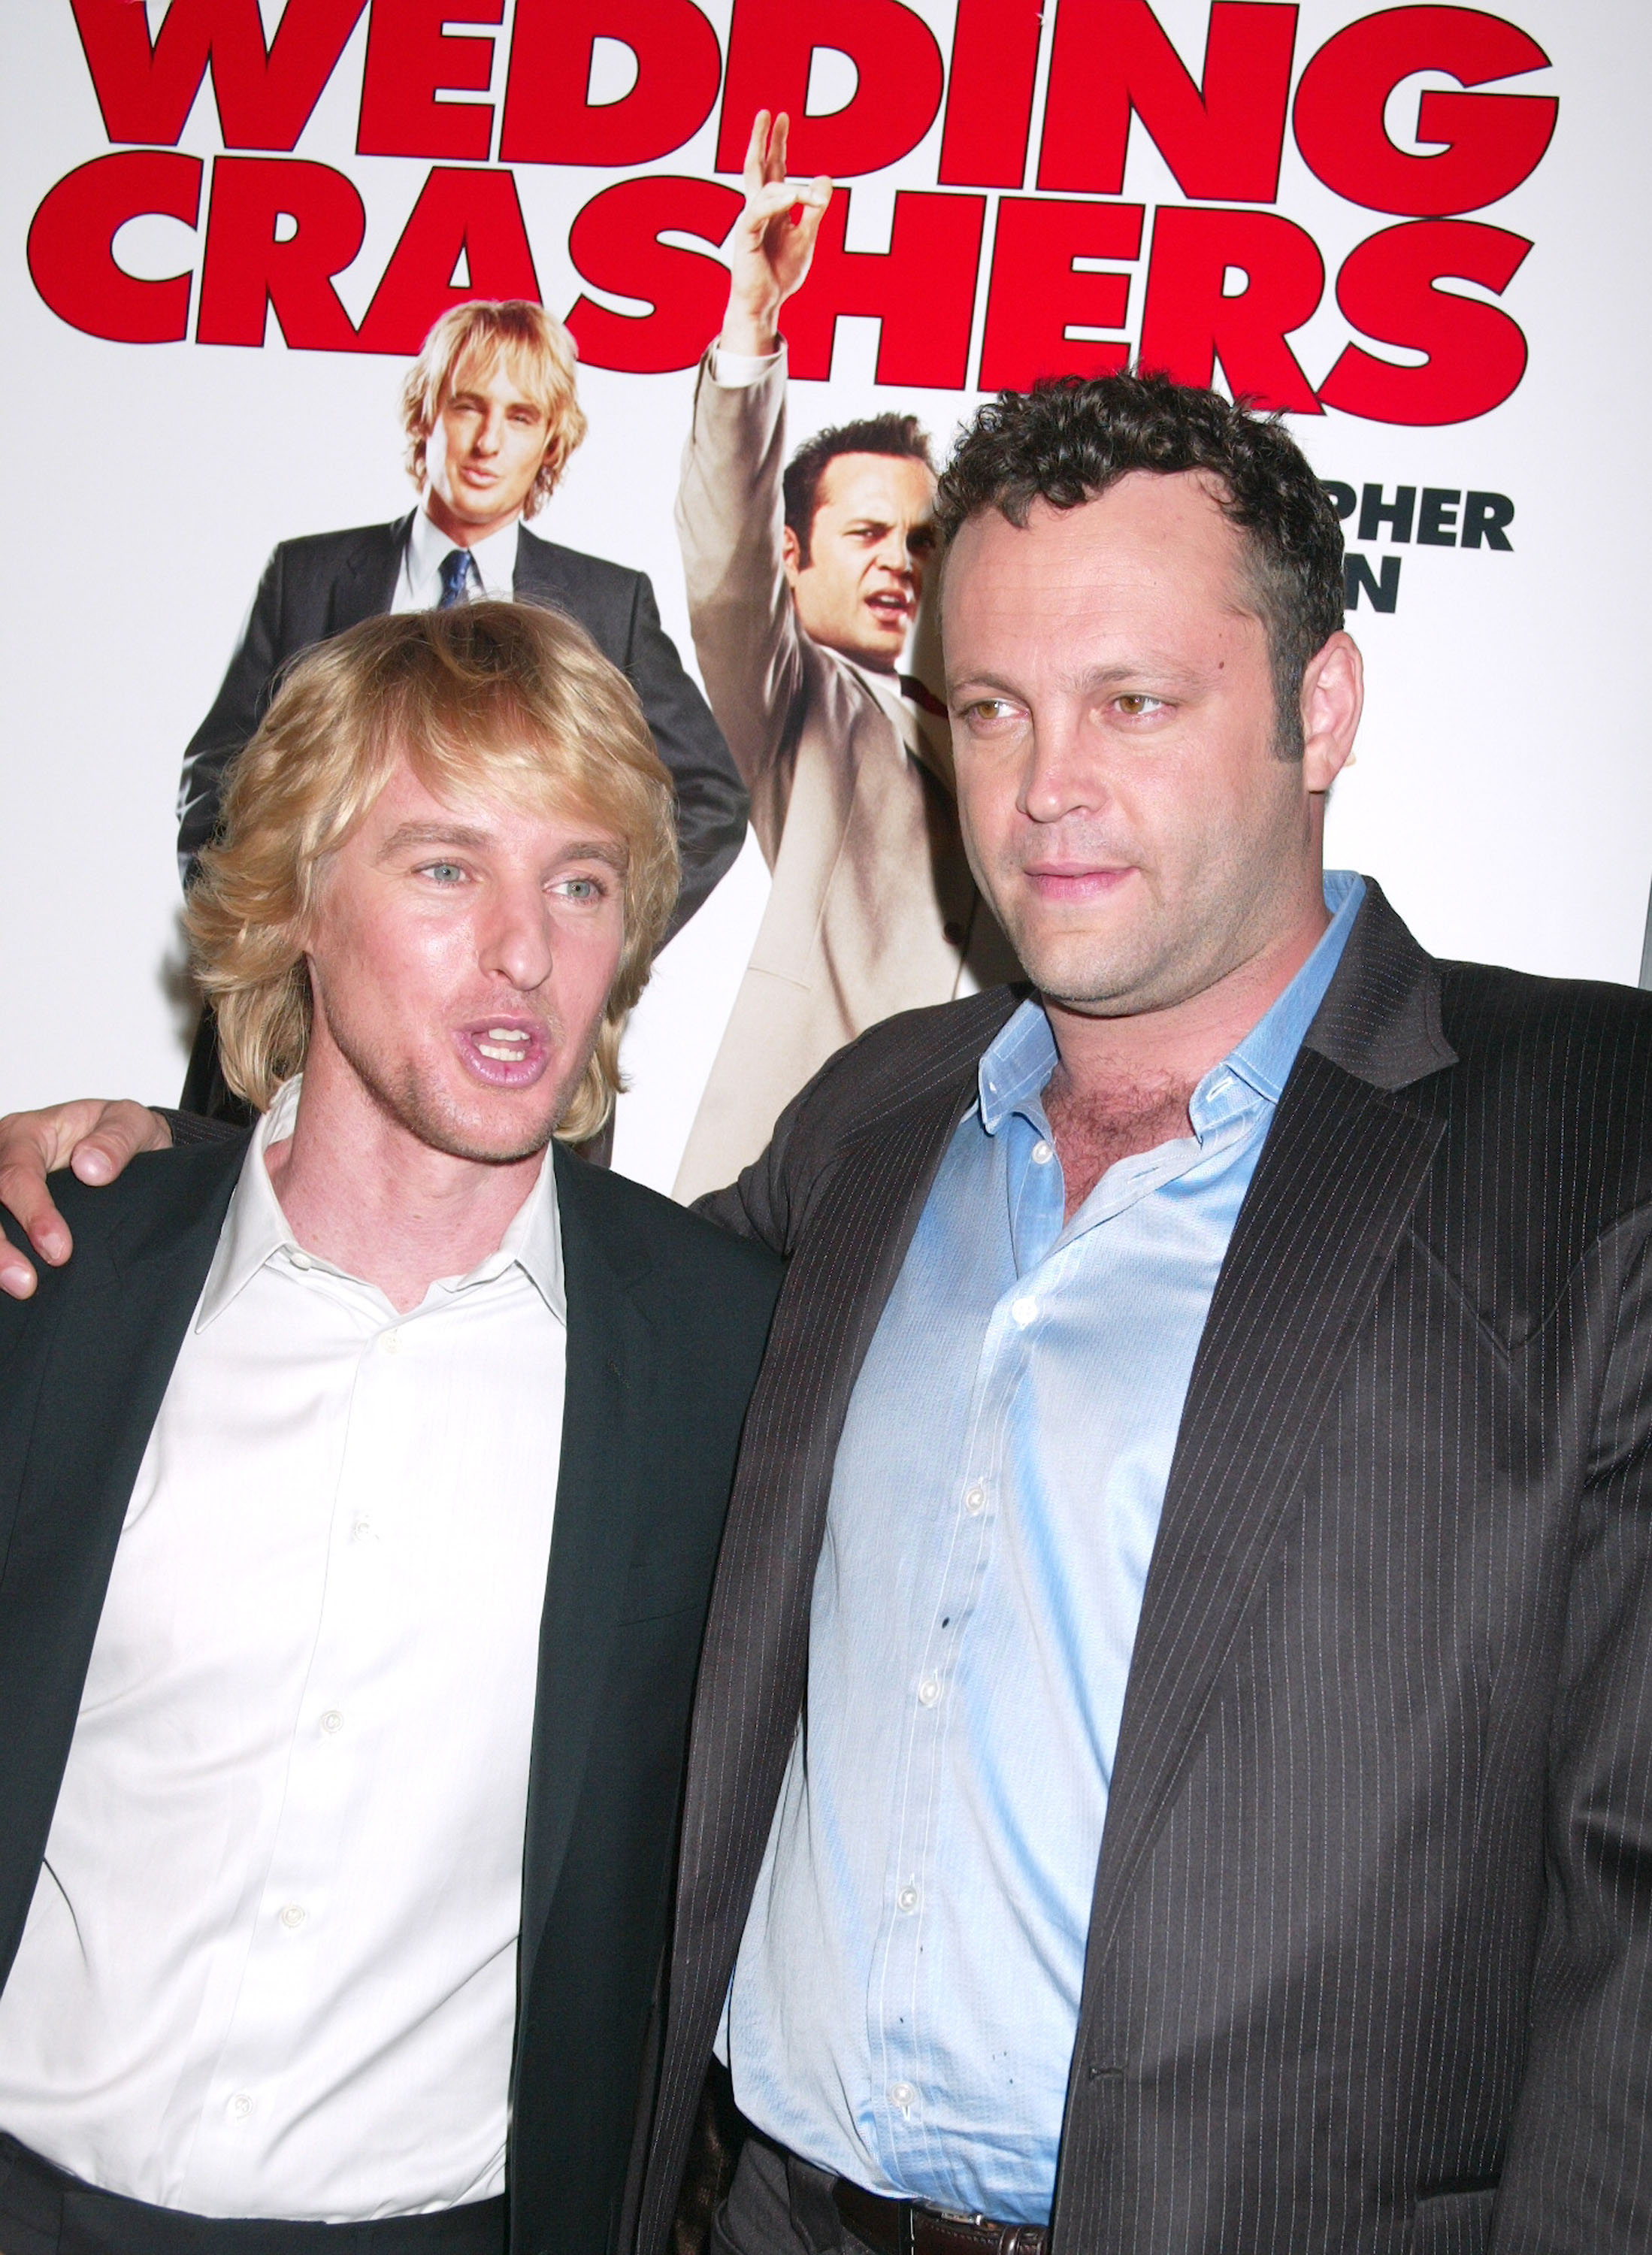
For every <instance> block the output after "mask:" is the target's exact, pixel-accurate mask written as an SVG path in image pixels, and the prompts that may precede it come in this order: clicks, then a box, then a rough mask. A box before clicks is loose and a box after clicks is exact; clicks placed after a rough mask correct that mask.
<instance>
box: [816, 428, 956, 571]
mask: <svg viewBox="0 0 1652 2255" xmlns="http://www.w3.org/2000/svg"><path fill="white" fill-rule="evenodd" d="M840 454H894V455H896V456H898V457H899V458H900V459H902V460H905V461H910V462H922V463H923V465H924V468H925V469H927V470H933V468H934V467H935V462H934V458H933V457H932V455H931V453H930V451H929V434H928V432H926V431H925V430H924V427H923V425H922V424H921V423H919V421H918V419H917V416H916V415H894V414H890V415H868V416H867V417H866V418H865V419H864V420H863V421H862V422H859V423H839V424H837V425H834V426H833V428H832V429H831V430H829V431H817V432H815V434H814V436H813V438H812V439H805V441H804V443H803V444H802V446H799V447H798V451H797V453H795V454H794V455H793V456H792V457H791V460H790V461H789V462H788V463H787V464H786V474H785V476H784V479H783V480H782V481H781V491H782V494H783V495H784V501H785V511H786V523H788V524H789V525H790V526H791V530H792V531H793V532H794V533H796V535H797V537H798V558H799V561H800V562H801V563H802V564H803V565H804V566H805V569H806V567H807V566H808V562H809V534H810V531H811V530H812V527H813V524H814V513H815V510H816V509H817V508H818V507H819V500H820V481H821V479H822V478H823V477H824V476H825V475H826V464H827V463H828V462H834V461H836V460H837V458H838V456H839V455H840Z"/></svg>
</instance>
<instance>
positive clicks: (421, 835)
mask: <svg viewBox="0 0 1652 2255" xmlns="http://www.w3.org/2000/svg"><path fill="white" fill-rule="evenodd" d="M496 842H497V841H496V839H495V837H494V834H493V832H491V831H489V830H477V829H474V828H472V827H470V826H469V825H467V824H465V823H456V822H404V823H403V824H402V825H400V827H399V828H398V829H396V830H392V831H391V832H390V836H389V837H388V838H387V839H385V840H384V843H383V846H382V847H380V848H379V859H380V860H381V861H390V859H392V858H393V857H394V856H395V855H396V854H403V853H405V852H406V851H407V849H408V847H420V846H450V847H453V846H456V847H463V848H465V849H466V850H467V851H468V852H470V853H473V854H480V853H485V852H486V851H487V849H488V848H489V847H490V846H492V845H494V844H496ZM559 859H560V860H562V861H606V862H607V863H608V867H609V868H611V869H623V868H624V867H625V865H626V861H627V859H628V855H627V853H626V849H625V846H624V843H623V841H622V840H619V839H612V838H574V839H570V840H569V841H568V843H567V845H566V846H565V847H563V849H562V852H561V854H560V856H559Z"/></svg>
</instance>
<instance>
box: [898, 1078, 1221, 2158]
mask: <svg viewBox="0 0 1652 2255" xmlns="http://www.w3.org/2000/svg"><path fill="white" fill-rule="evenodd" d="M1207 1082H1208V1085H1206V1082H1201V1084H1200V1085H1199V1089H1198V1090H1197V1091H1196V1092H1195V1094H1194V1098H1193V1099H1192V1103H1191V1105H1190V1107H1189V1111H1190V1118H1191V1120H1192V1126H1193V1133H1192V1135H1187V1136H1185V1137H1182V1138H1180V1139H1178V1140H1177V1141H1176V1142H1170V1143H1164V1144H1161V1145H1159V1146H1158V1147H1157V1148H1156V1149H1154V1150H1152V1151H1150V1152H1143V1153H1142V1154H1140V1155H1139V1156H1133V1157H1131V1158H1128V1159H1125V1160H1121V1161H1120V1162H1119V1163H1117V1164H1116V1165H1115V1166H1114V1167H1112V1168H1110V1169H1109V1170H1107V1173H1106V1174H1105V1175H1104V1176H1103V1177H1102V1178H1101V1180H1100V1182H1099V1183H1097V1184H1096V1185H1095V1187H1094V1188H1093V1191H1091V1193H1090V1195H1089V1197H1088V1198H1086V1201H1085V1203H1084V1205H1082V1206H1081V1207H1080V1208H1079V1212H1077V1213H1075V1214H1074V1215H1073V1217H1072V1220H1071V1222H1067V1221H1065V1204H1066V1190H1065V1178H1064V1176H1063V1171H1062V1167H1061V1162H1060V1159H1059V1158H1058V1156H1057V1154H1056V1150H1055V1143H1054V1138H1053V1135H1052V1134H1051V1127H1050V1123H1049V1120H1048V1119H1047V1118H1046V1116H1045V1114H1044V1107H1043V1105H1042V1102H1041V1101H1040V1100H1039V1098H1038V1095H1037V1092H1036V1091H1035V1092H1030V1093H1028V1094H1026V1095H1024V1096H1023V1097H1022V1098H1021V1099H1020V1100H1019V1101H1017V1102H1016V1106H1015V1108H1014V1110H1013V1111H1012V1112H1011V1113H1009V1116H1008V1117H1007V1118H1005V1119H1004V1120H1002V1123H1001V1125H1000V1127H999V1129H998V1131H997V1133H996V1135H995V1142H996V1144H997V1156H998V1163H999V1164H1000V1166H1002V1170H1003V1177H1004V1180H1003V1184H1002V1189H1003V1193H1004V1196H1005V1198H1006V1200H1007V1203H1008V1208H1009V1223H1010V1239H1011V1244H1012V1247H1013V1252H1014V1259H1015V1268H1016V1277H1015V1282H1014V1283H1013V1284H1012V1285H1010V1286H1009V1289H1007V1290H1006V1291H1005V1292H1004V1293H1003V1295H1002V1297H1001V1298H1000V1299H999V1301H998V1303H997V1304H996V1305H995V1308H994V1310H993V1311H992V1315H991V1317H990V1319H989V1321H988V1326H987V1331H986V1334H985V1336H984V1338H983V1339H982V1342H981V1355H980V1359H979V1360H978V1362H977V1365H976V1370H975V1378H974V1386H973V1388H972V1393H971V1401H970V1414H969V1423H968V1441H967V1445H966V1449H965V1454H964V1459H963V1465H962V1467H961V1469H960V1472H959V1475H958V1477H957V1478H956V1479H955V1480H954V1482H953V1490H954V1493H955V1496H956V1504H955V1507H954V1515H953V1527H952V1529H951V1532H950V1535H948V1536H946V1547H945V1551H944V1555H943V1556H942V1559H941V1562H940V1566H939V1571H938V1577H937V1584H936V1594H935V1598H934V1600H933V1602H932V1605H931V1607H930V1608H929V1611H928V1623H929V1626H928V1632H927V1634H926V1636H925V1639H924V1644H923V1646H922V1648H921V1649H920V1650H919V1652H918V1654H917V1664H916V1668H915V1671H914V1673H913V1676H912V1680H911V1682H910V1684H909V1686H908V1688H907V1697H908V1701H909V1707H910V1716H909V1723H908V1729H907V1734H906V1745H905V1748H904V1752H903V1760H902V1764H901V1776H900V1781H899V1790H898V1793H897V1797H896V1807H897V1808H898V1809H899V1811H900V1816H899V1820H898V1822H897V1824H896V1828H895V1831H894V1836H893V1840H892V1846H893V1849H894V1854H893V1857H892V1858H891V1862H890V1865H889V1876H888V1881H887V1885H886V1888H885V1906H886V1907H885V1914H884V1924H883V1932H882V1937H881V1942H880V1945H879V1947H878V1948H877V1949H876V1950H875V1953H874V1956H873V1960H872V1966H873V1978H872V1981H871V1984H870V1986H869V1990H868V2015H867V2022H868V2025H867V2035H868V2050H869V2053H870V2056H871V2058H872V2059H873V2060H874V2061H875V2062H877V2082H878V2085H879V2086H880V2087H878V2088H875V2090H873V2092H872V2093H871V2094H870V2097H871V2111H870V2117H869V2118H865V2119H864V2135H865V2137H866V2139H867V2143H868V2146H869V2148H870V2150H871V2151H872V2152H874V2153H876V2154H877V2155H878V2157H879V2159H880V2160H882V2164H883V2167H884V2168H885V2169H886V2171H887V2172H888V2174H889V2178H890V2180H891V2181H892V2182H895V2183H896V2184H898V2183H901V2182H903V2181H910V2179H911V2176H912V2174H913V2173H914V2171H916V2170H919V2169H921V2173H922V2175H923V2176H924V2178H927V2179H928V2180H929V2181H934V2180H935V2178H936V2177H937V2175H938V2174H943V2173H944V2172H945V2169H946V2153H945V2152H944V2150H942V2149H941V2148H940V2147H939V2146H935V2147H934V2148H933V2149H932V2150H931V2136H930V2132H929V2130H928V2127H927V2125H926V2123H925V2119H924V2090H925V2089H926V2088H927V2087H929V2086H930V2084H931V2078H932V2076H933V2075H934V2073H935V2072H936V2066H935V2062H933V2060H932V2058H931V2052H930V2048H929V2044H928V2040H927V2028H928V2024H929V2019H930V2015H929V2013H928V2011H927V2009H926V2007H927V1994H928V1992H929V1990H930V1987H931V1985H932V1984H936V1983H944V1982H945V1981H946V1978H948V1976H947V1969H946V1966H945V1965H944V1964H943V1963H940V1962H939V1958H938V1951H937V1949H936V1948H935V1946H934V1943H933V1942H932V1940H931V1937H930V1936H929V1935H928V1934H927V1933H926V1931H925V1919H924V1911H925V1907H926V1906H927V1903H928V1901H929V1899H930V1890H931V1886H933V1885H934V1884H935V1870H934V1864H935V1857H936V1851H937V1846H938V1833H939V1829H940V1823H941V1817H942V1810H943V1803H944V1798H945V1795H946V1750H947V1742H948V1739H949V1738H950V1736H951V1733H952V1732H953V1731H954V1730H959V1729H964V1728H966V1727H967V1712H966V1711H967V1706H968V1703H969V1699H970V1696H971V1690H972V1686H971V1682H970V1679H969V1672H968V1666H967V1658H966V1654H965V1635H966V1631H967V1628H968V1626H969V1624H970V1621H971V1619H972V1618H973V1616H974V1612H975V1611H976V1606H977V1602H978V1598H979V1594H980V1591H981V1584H982V1583H983V1581H984V1580H985V1578H986V1576H987V1574H988V1571H989V1570H990V1568H991V1564H992V1556H993V1549H994V1538H995V1533H996V1531H997V1529H998V1528H1000V1526H1001V1525H1002V1518H1003V1514H1004V1512H1005V1511H1006V1510H1014V1509H1016V1508H1017V1507H1024V1500H1023V1499H1021V1498H1019V1497H1018V1495H1017V1493H1016V1483H1015V1478H1014V1465H1015V1454H1016V1412H1017V1408H1018V1406H1019V1401H1020V1397H1021V1395H1022V1394H1023V1387H1024V1384H1025V1381H1026V1379H1027V1375H1028V1373H1029V1370H1030V1366H1031V1363H1032V1360H1033V1358H1034V1356H1035V1355H1036V1353H1037V1336H1038V1330H1039V1317H1040V1314H1041V1313H1042V1312H1043V1311H1044V1310H1045V1309H1046V1308H1048V1307H1050V1306H1051V1303H1054V1302H1056V1301H1057V1300H1058V1299H1059V1297H1060V1296H1061V1295H1062V1294H1063V1292H1064V1291H1065V1290H1067V1289H1078V1290H1079V1292H1080V1293H1082V1291H1083V1289H1084V1281H1083V1274H1082V1272H1083V1271H1084V1270H1085V1269H1086V1267H1087V1266H1088V1265H1089V1264H1090V1263H1091V1262H1092V1261H1093V1259H1094V1258H1095V1256H1096V1254H1098V1253H1099V1252H1100V1250H1101V1248H1100V1243H1099V1240H1098V1238H1097V1233H1099V1232H1100V1231H1102V1230H1103V1229H1105V1227H1106V1226H1107V1223H1108V1222H1109V1221H1111V1220H1113V1219H1115V1218H1116V1217H1117V1216H1119V1215H1120V1214H1121V1213H1124V1212H1127V1211H1128V1209H1129V1208H1130V1207H1132V1206H1135V1205H1139V1204H1140V1202H1141V1201H1142V1199H1143V1198H1150V1197H1152V1196H1153V1195H1154V1194H1155V1193H1156V1191H1161V1190H1163V1188H1164V1187H1165V1186H1166V1185H1168V1184H1170V1183H1173V1182H1175V1181H1177V1180H1178V1179H1179V1178H1180V1177H1183V1176H1185V1175H1186V1174H1189V1173H1191V1172H1192V1170H1193V1169H1194V1168H1195V1167H1198V1166H1200V1165H1202V1164H1204V1163H1206V1162H1207V1161H1210V1160H1212V1159H1213V1158H1215V1157H1217V1156H1219V1155H1220V1154H1222V1153H1224V1152H1226V1151H1227V1149H1229V1148H1230V1147H1231V1146H1232V1145H1233V1144H1234V1142H1238V1141H1240V1140H1241V1139H1242V1138H1243V1137H1245V1136H1246V1135H1248V1134H1249V1133H1250V1132H1251V1130H1252V1127H1253V1126H1254V1125H1255V1118H1256V1114H1257V1113H1258V1112H1259V1111H1261V1110H1262V1109H1264V1108H1265V1106H1264V1102H1263V1099H1262V1098H1261V1097H1260V1096H1259V1095H1258V1094H1257V1093H1256V1092H1255V1091H1254V1090H1252V1089H1251V1088H1249V1087H1248V1085H1246V1083H1245V1082H1244V1081H1243V1080H1242V1079H1241V1078H1239V1076H1238V1075H1237V1074H1235V1073H1234V1072H1233V1071H1229V1070H1228V1069H1227V1067H1225V1066H1224V1067H1222V1068H1220V1069H1218V1070H1217V1071H1213V1073H1211V1074H1210V1075H1209V1076H1207Z"/></svg>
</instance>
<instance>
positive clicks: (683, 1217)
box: [557, 1156, 782, 1328]
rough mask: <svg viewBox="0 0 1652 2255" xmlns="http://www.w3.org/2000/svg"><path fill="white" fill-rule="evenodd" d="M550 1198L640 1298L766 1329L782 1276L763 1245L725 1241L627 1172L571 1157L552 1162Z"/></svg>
mask: <svg viewBox="0 0 1652 2255" xmlns="http://www.w3.org/2000/svg"><path fill="white" fill-rule="evenodd" d="M557 1196H558V1198H559V1200H560V1201H561V1202H562V1205H563V1206H564V1209H565V1211H566V1210H567V1209H569V1208H573V1209H575V1210H577V1211H578V1212H579V1214H580V1218H581V1219H583V1220H584V1221H585V1222H586V1224H587V1226H589V1227H590V1228H591V1230H592V1231H593V1233H594V1235H595V1236H596V1237H597V1238H598V1239H599V1240H600V1241H601V1244H602V1246H603V1248H604V1251H605V1253H606V1254H607V1255H608V1258H609V1260H610V1261H612V1263H613V1264H614V1265H615V1267H616V1268H619V1269H621V1270H622V1271H625V1270H627V1269H629V1270H630V1271H631V1272H632V1273H633V1274H634V1275H636V1277H637V1278H638V1279H639V1282H641V1283H642V1286H643V1290H644V1294H645V1296H648V1297H650V1298H664V1299H665V1300H668V1301H673V1302H676V1303H678V1304H679V1305H680V1306H682V1307H683V1308H685V1309H686V1308H688V1307H691V1306H692V1307H693V1308H704V1309H711V1308H715V1309H718V1310H721V1311H722V1312H723V1313H724V1314H725V1315H726V1316H728V1317H749V1318H751V1319H753V1320H758V1321H761V1322H762V1324H763V1325H764V1326H765V1328H766V1326H767V1323H768V1317H769V1311H770V1309H771V1308H772V1307H773V1304H774V1301H775V1296H776V1295H777V1292H778V1291H779V1289H780V1279H781V1275H782V1265H781V1263H780V1261H778V1260H777V1257H776V1256H775V1254H772V1253H770V1251H769V1250H768V1248H767V1247H764V1246H761V1245H756V1244H754V1243H752V1242H751V1241H749V1240H747V1239H744V1238H739V1237H734V1236H731V1235H730V1234H729V1233H728V1231H727V1230H723V1229H720V1228H718V1227H717V1226H716V1225H715V1224H714V1223H713V1222H710V1221H707V1220H706V1219H704V1218H703V1216H701V1215H699V1214H698V1213H694V1212H691V1211H690V1210H689V1208H688V1207H686V1206H682V1205H677V1204H676V1202H675V1201H674V1200H673V1199H671V1198H664V1197H662V1196H661V1194H660V1193H659V1191H653V1190H650V1189H649V1188H648V1187H647V1185H646V1184H643V1183H637V1182H633V1181H632V1180H631V1179H630V1177H629V1176H627V1175H621V1174H615V1172H614V1171H613V1170H612V1169H611V1168H608V1167H593V1166H588V1165H587V1164H586V1163H585V1162H584V1161H583V1160H581V1159H577V1158H573V1157H572V1156H569V1157H568V1158H567V1159H566V1161H563V1162H562V1163H559V1167H558V1170H557Z"/></svg>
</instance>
